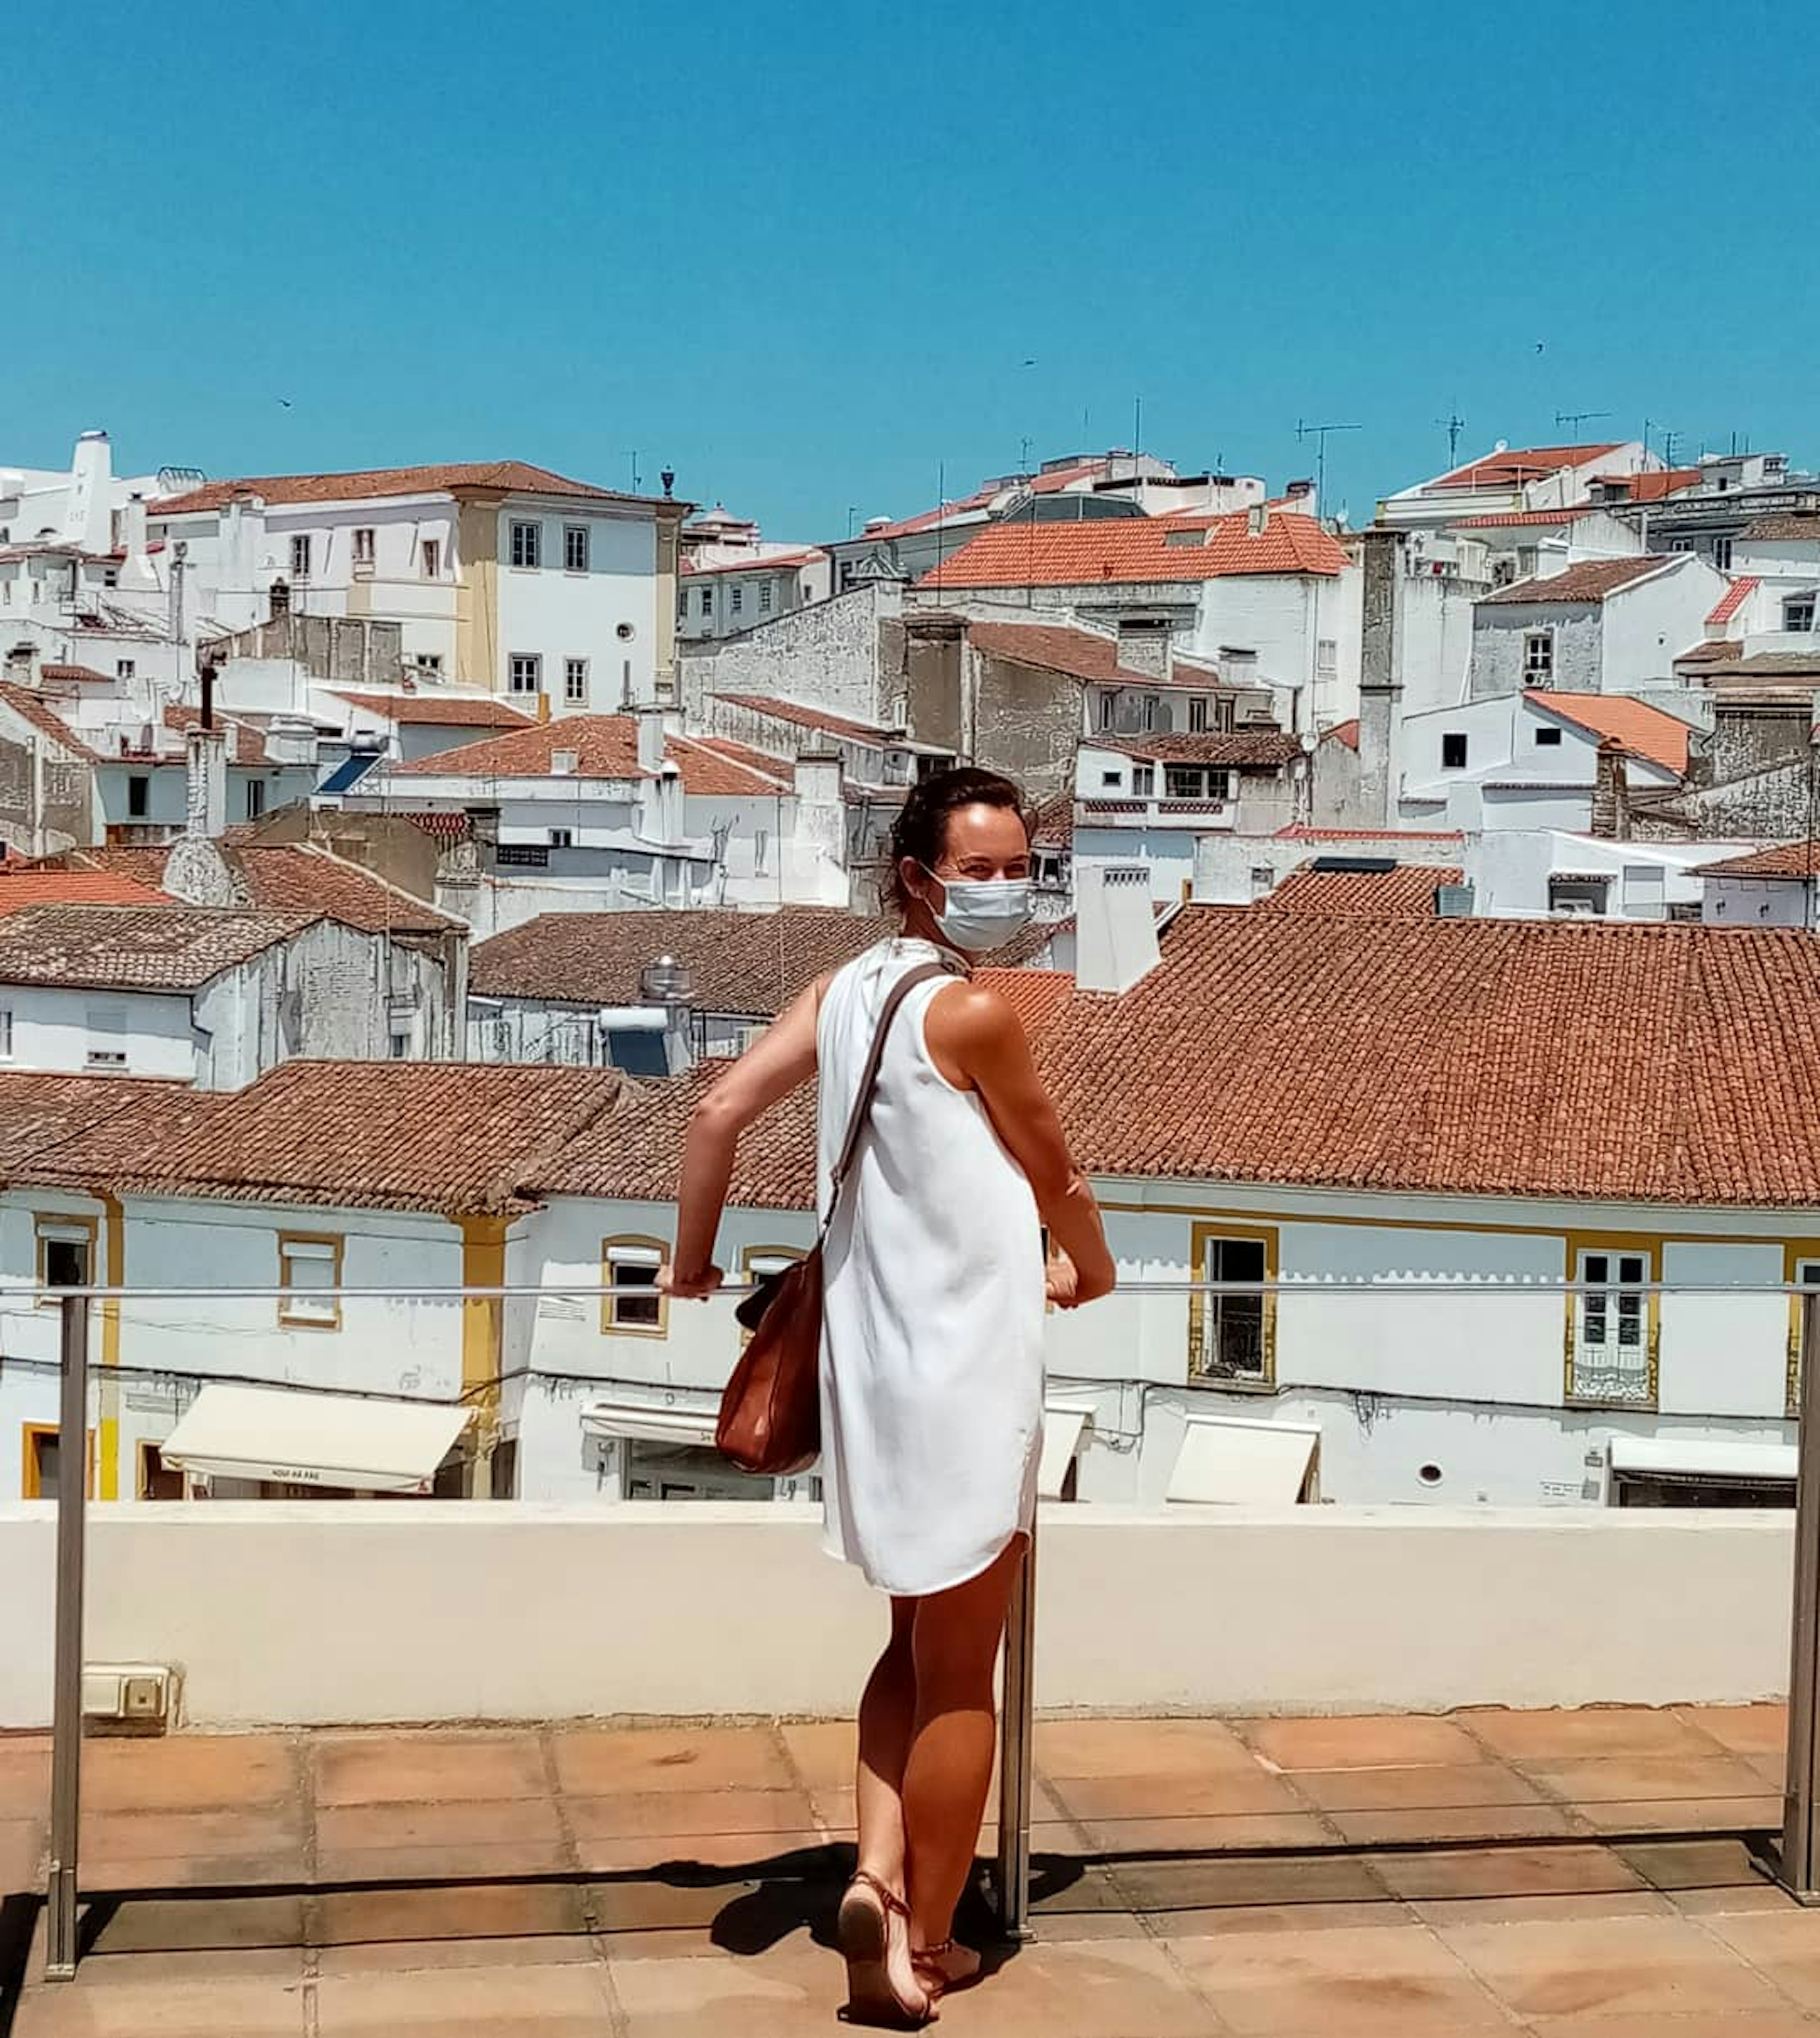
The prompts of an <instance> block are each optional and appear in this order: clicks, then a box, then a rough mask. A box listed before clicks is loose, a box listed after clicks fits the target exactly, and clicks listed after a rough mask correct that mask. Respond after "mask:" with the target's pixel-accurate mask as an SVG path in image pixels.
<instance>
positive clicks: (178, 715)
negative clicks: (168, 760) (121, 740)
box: [164, 706, 272, 764]
mask: <svg viewBox="0 0 1820 2038" xmlns="http://www.w3.org/2000/svg"><path fill="white" fill-rule="evenodd" d="M215 720H216V722H217V723H218V725H219V726H220V727H221V728H222V729H225V730H226V731H228V732H229V736H228V742H229V749H228V761H229V763H233V764H269V763H271V761H272V760H271V755H270V753H269V752H267V748H266V733H265V730H264V729H263V728H262V727H261V726H260V725H259V722H256V721H255V720H254V719H253V718H252V717H251V716H247V715H237V714H220V713H219V712H218V713H217V714H216V716H215ZM164 722H165V728H167V729H175V730H176V731H177V732H178V733H180V734H184V735H187V733H189V731H190V730H191V729H200V728H201V727H202V710H201V709H200V708H199V707H184V706H168V707H167V708H166V709H165V715H164ZM173 761H174V760H173Z"/></svg>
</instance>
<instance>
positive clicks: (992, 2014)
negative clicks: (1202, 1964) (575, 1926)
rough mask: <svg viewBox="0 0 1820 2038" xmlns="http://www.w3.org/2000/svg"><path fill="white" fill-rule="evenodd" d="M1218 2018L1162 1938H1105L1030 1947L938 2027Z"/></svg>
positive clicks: (1186, 2032) (1164, 2027)
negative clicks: (1184, 1976) (1182, 1972)
mask: <svg viewBox="0 0 1820 2038" xmlns="http://www.w3.org/2000/svg"><path fill="white" fill-rule="evenodd" d="M1212 2024H1213V2020H1212V2019H1211V2018H1210V2017H1209V2015H1208V2013H1207V2007H1206V2005H1205V2002H1202V2001H1201V1999H1200V1998H1198V1996H1197V1995H1196V1994H1194V1991H1192V1990H1190V1989H1188V1988H1186V1987H1183V1985H1182V1976H1181V1975H1180V1973H1179V1971H1178V1969H1177V1968H1176V1966H1175V1964H1174V1963H1173V1962H1172V1961H1171V1959H1170V1957H1169V1956H1168V1954H1167V1953H1166V1952H1165V1950H1164V1949H1163V1948H1162V1947H1161V1946H1160V1945H1157V1944H1156V1941H1154V1940H1151V1939H1127V1938H1103V1939H1091V1940H1080V1941H1074V1942H1073V1943H1072V1944H1070V1945H1033V1946H1026V1947H1024V1948H1023V1949H1021V1950H1020V1952H1019V1953H1017V1955H1016V1957H1015V1958H1014V1959H1012V1960H1007V1961H1006V1963H1005V1965H1004V1966H1003V1967H1002V1968H1000V1969H999V1971H998V1972H997V1973H996V1974H993V1975H989V1977H988V1978H987V1979H986V1980H985V1981H983V1982H982V1983H981V1984H980V1985H979V1987H977V1988H972V1989H967V1990H966V1991H963V1992H962V1993H961V1994H958V1995H952V1996H950V1997H949V1998H948V1999H947V2001H945V2002H944V2003H943V2004H942V2006H941V2021H940V2025H938V2026H937V2027H936V2028H937V2029H939V2030H940V2032H942V2033H943V2038H967V2034H970V2033H971V2034H977V2038H1208V2034H1209V2031H1210V2029H1212ZM633 2028H634V2032H636V2031H637V2029H638V2027H637V2025H634V2027H633Z"/></svg>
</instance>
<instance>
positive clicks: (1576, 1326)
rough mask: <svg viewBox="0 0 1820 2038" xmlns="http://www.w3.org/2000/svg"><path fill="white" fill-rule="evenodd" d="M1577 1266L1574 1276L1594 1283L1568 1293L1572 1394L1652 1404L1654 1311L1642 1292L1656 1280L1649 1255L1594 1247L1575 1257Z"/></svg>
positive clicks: (1572, 1396) (1571, 1396) (1575, 1397)
mask: <svg viewBox="0 0 1820 2038" xmlns="http://www.w3.org/2000/svg"><path fill="white" fill-rule="evenodd" d="M1573 1266H1574V1275H1575V1278H1576V1280H1579V1281H1583V1282H1587V1283H1588V1284H1590V1285H1589V1286H1588V1287H1587V1291H1586V1293H1584V1294H1576V1295H1570V1296H1569V1297H1568V1315H1569V1320H1570V1324H1571V1331H1570V1336H1569V1358H1568V1383H1567V1391H1568V1399H1569V1400H1575V1401H1621V1402H1628V1403H1630V1404H1631V1405H1632V1406H1633V1407H1652V1406H1653V1405H1654V1403H1655V1354H1654V1352H1653V1350H1652V1346H1653V1345H1654V1343H1655V1333H1654V1324H1655V1311H1654V1309H1653V1307H1652V1305H1651V1301H1650V1298H1649V1297H1648V1295H1646V1294H1644V1291H1643V1284H1644V1282H1647V1281H1648V1280H1649V1279H1651V1278H1652V1268H1651V1266H1650V1260H1649V1255H1648V1253H1647V1252H1644V1251H1643V1250H1642V1249H1641V1248H1639V1249H1637V1250H1636V1251H1625V1250H1618V1251H1611V1250H1608V1249H1606V1248H1603V1247H1589V1248H1584V1249H1583V1250H1582V1251H1580V1252H1578V1253H1576V1255H1575V1257H1574V1261H1573Z"/></svg>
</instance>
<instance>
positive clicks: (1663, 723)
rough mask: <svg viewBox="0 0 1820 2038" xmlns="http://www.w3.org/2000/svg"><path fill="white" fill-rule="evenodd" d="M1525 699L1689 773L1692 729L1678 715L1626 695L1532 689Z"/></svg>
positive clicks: (1656, 761)
mask: <svg viewBox="0 0 1820 2038" xmlns="http://www.w3.org/2000/svg"><path fill="white" fill-rule="evenodd" d="M1523 699H1524V701H1525V702H1526V703H1527V705H1528V706H1531V707H1533V708H1534V709H1536V710H1538V711H1539V712H1540V713H1542V714H1551V715H1554V716H1556V717H1557V718H1559V719H1560V720H1561V721H1562V722H1572V724H1573V725H1575V726H1576V728H1580V729H1586V730H1587V731H1588V732H1589V733H1591V734H1593V735H1595V736H1599V737H1616V738H1617V739H1618V741H1619V742H1620V743H1621V744H1623V745H1624V747H1625V749H1626V750H1631V751H1634V752H1636V755H1637V756H1639V757H1642V758H1645V759H1647V760H1648V762H1649V763H1652V764H1659V765H1660V766H1661V767H1662V768H1663V770H1664V771H1672V772H1673V773H1674V775H1675V776H1676V777H1677V778H1682V777H1685V776H1686V771H1687V740H1688V738H1689V736H1691V735H1692V734H1693V731H1692V730H1691V729H1689V726H1688V725H1687V724H1686V722H1683V721H1682V719H1681V718H1680V717H1679V716H1678V715H1673V714H1666V713H1664V711H1663V710H1662V709H1660V708H1659V707H1652V706H1651V705H1650V704H1649V703H1648V701H1642V700H1637V699H1633V697H1631V696H1630V695H1626V694H1564V693H1545V692H1542V691H1540V690H1539V689H1535V688H1532V689H1531V691H1528V692H1527V693H1525V694H1524V695H1523Z"/></svg>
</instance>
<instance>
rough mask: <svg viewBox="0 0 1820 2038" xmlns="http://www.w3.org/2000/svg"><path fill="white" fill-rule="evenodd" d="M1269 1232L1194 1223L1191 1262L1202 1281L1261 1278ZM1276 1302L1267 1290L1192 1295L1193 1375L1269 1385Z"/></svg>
mask: <svg viewBox="0 0 1820 2038" xmlns="http://www.w3.org/2000/svg"><path fill="white" fill-rule="evenodd" d="M1270 1242H1271V1241H1270V1235H1269V1233H1263V1232H1258V1233H1252V1232H1249V1231H1235V1232H1231V1233H1228V1232H1226V1231H1224V1230H1222V1229H1218V1228H1217V1227H1214V1226H1205V1227H1203V1226H1201V1225H1197V1226H1196V1227H1195V1234H1194V1247H1195V1267H1194V1271H1195V1274H1196V1276H1197V1278H1199V1279H1201V1280H1203V1281H1260V1282H1261V1281H1265V1280H1267V1279H1268V1278H1269V1272H1270V1261H1271V1252H1270ZM1274 1330H1275V1305H1274V1301H1273V1298H1272V1297H1269V1296H1267V1295H1265V1294H1255V1295H1215V1294H1208V1293H1206V1292H1205V1290H1197V1292H1196V1293H1195V1294H1194V1295H1193V1296H1192V1297H1190V1304H1189V1357H1188V1364H1189V1371H1190V1373H1191V1374H1192V1375H1193V1376H1194V1377H1195V1378H1197V1379H1200V1380H1220V1381H1239V1382H1245V1383H1249V1384H1250V1385H1254V1386H1265V1385H1269V1382H1270V1381H1271V1379H1272V1378H1273V1377H1274V1373H1275V1370H1276V1365H1275V1354H1274V1353H1273V1350H1272V1349H1271V1346H1272V1342H1273V1333H1274Z"/></svg>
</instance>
